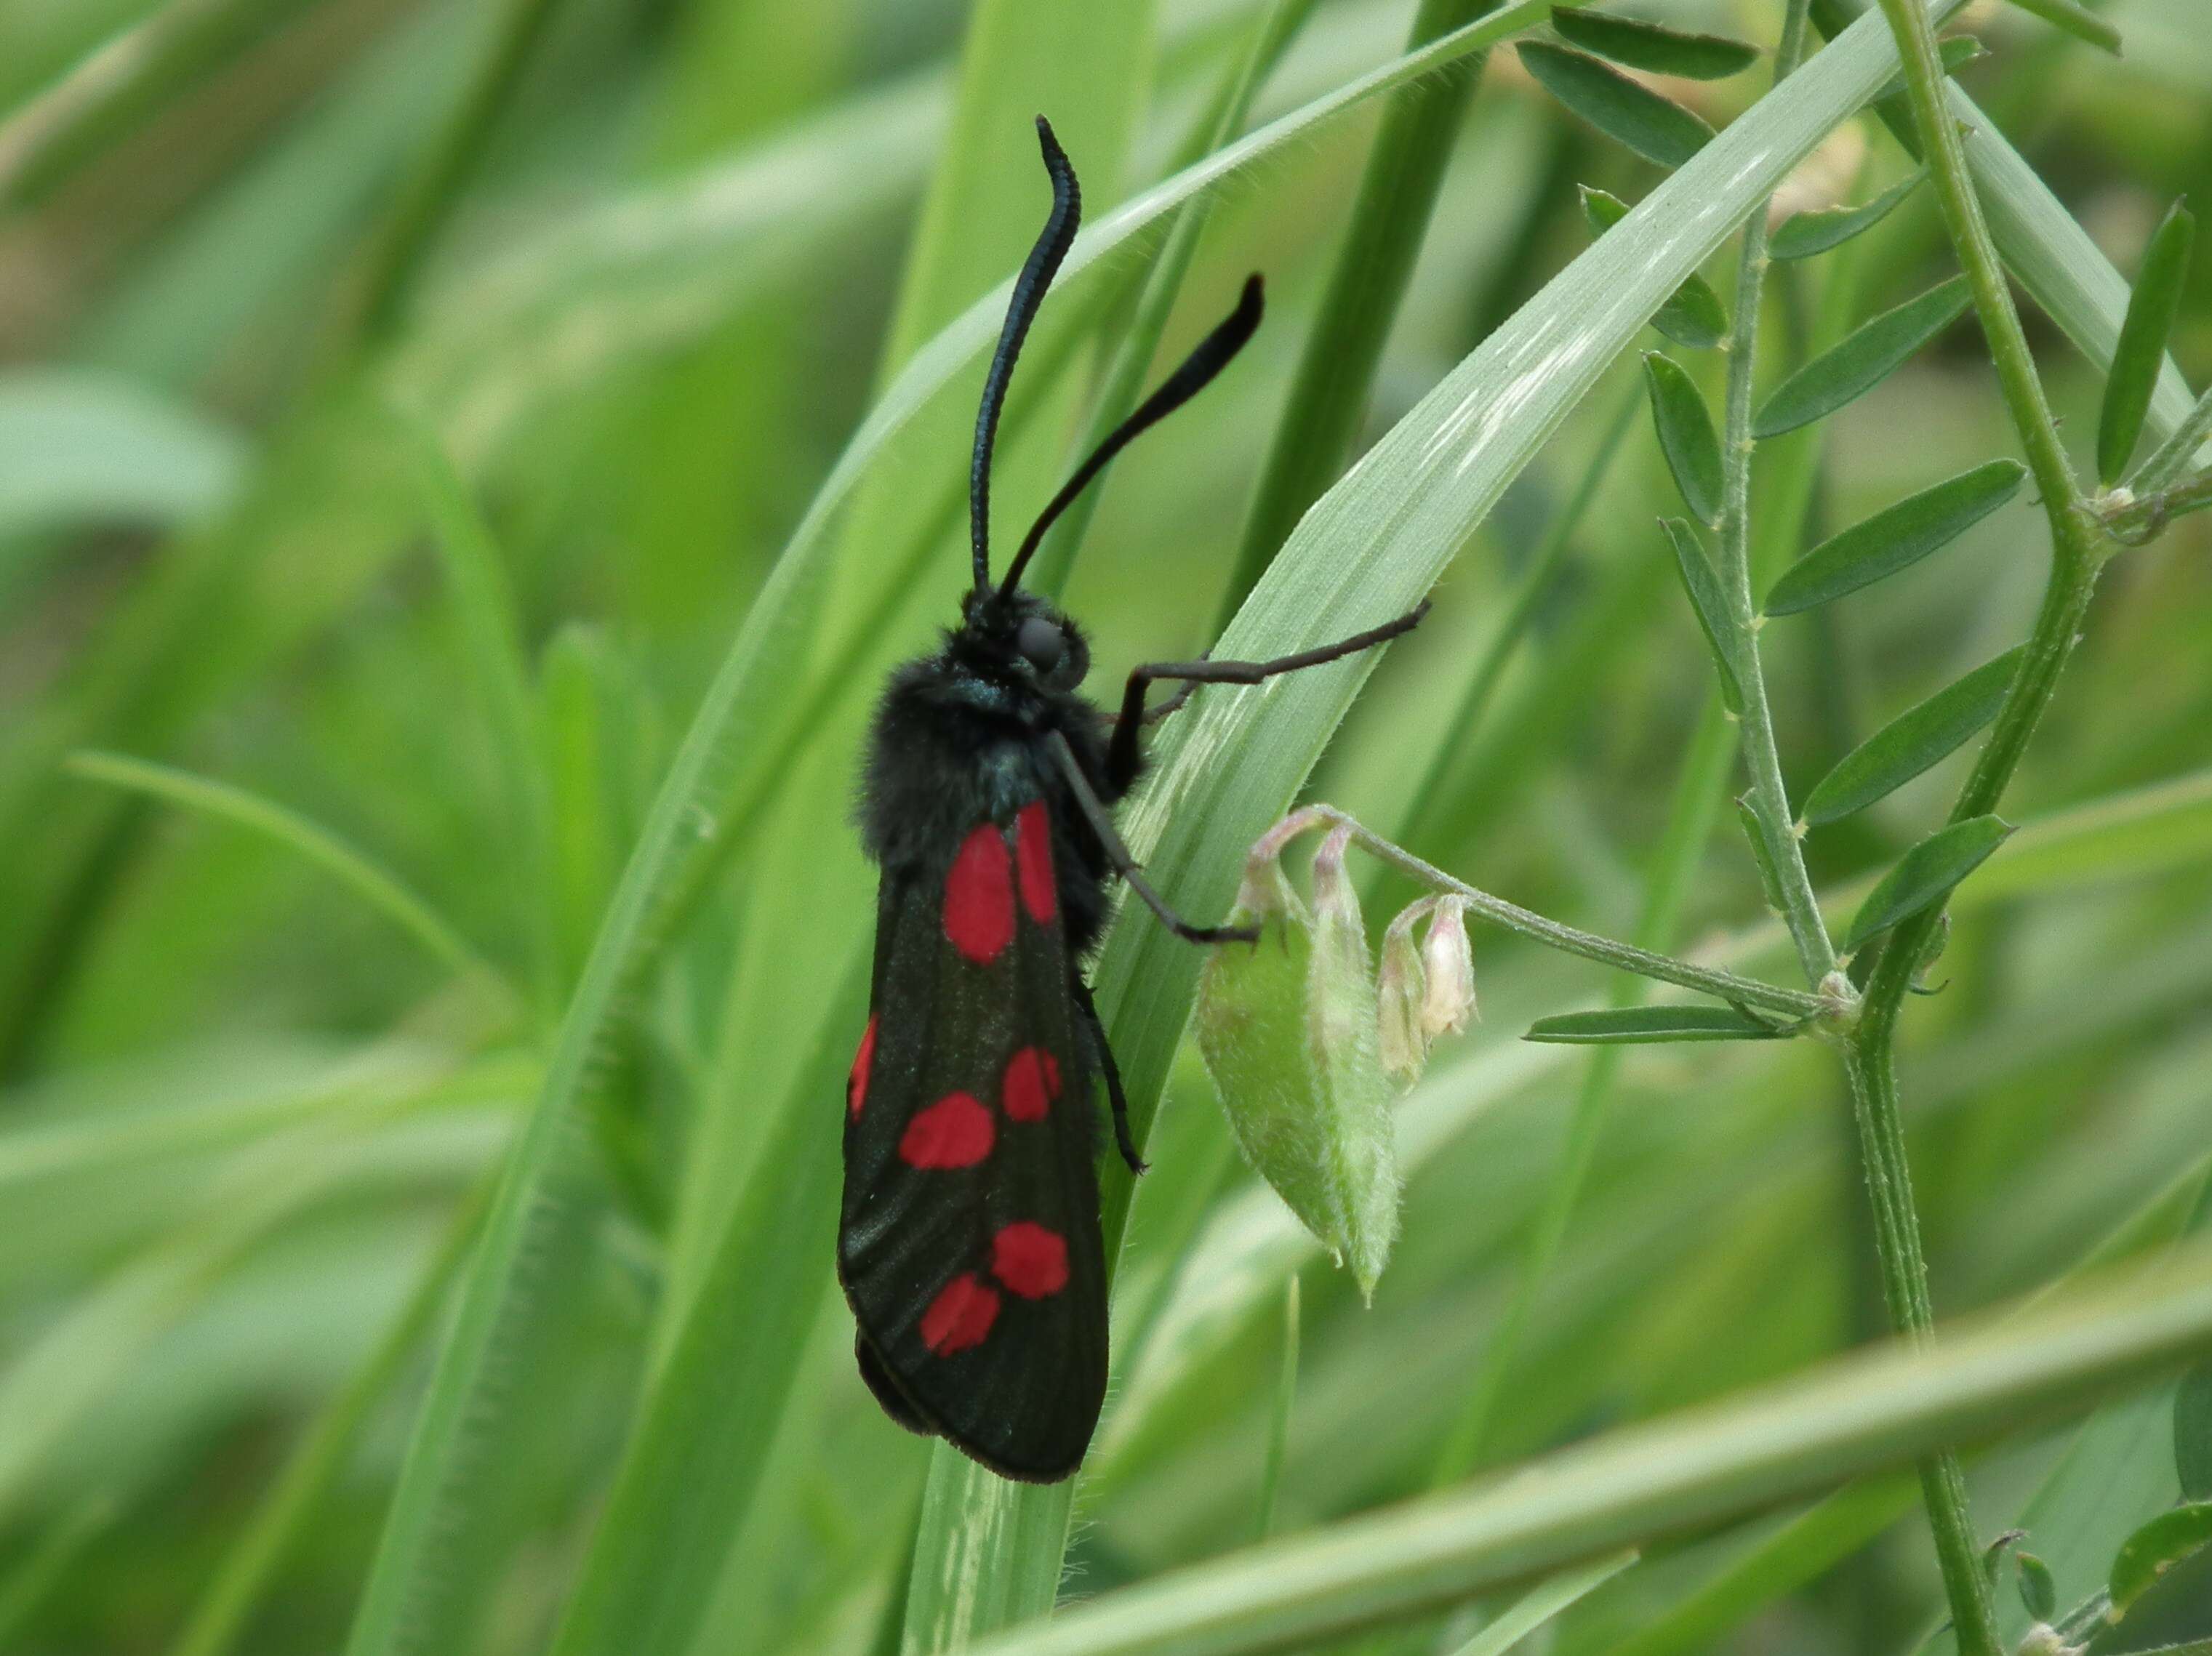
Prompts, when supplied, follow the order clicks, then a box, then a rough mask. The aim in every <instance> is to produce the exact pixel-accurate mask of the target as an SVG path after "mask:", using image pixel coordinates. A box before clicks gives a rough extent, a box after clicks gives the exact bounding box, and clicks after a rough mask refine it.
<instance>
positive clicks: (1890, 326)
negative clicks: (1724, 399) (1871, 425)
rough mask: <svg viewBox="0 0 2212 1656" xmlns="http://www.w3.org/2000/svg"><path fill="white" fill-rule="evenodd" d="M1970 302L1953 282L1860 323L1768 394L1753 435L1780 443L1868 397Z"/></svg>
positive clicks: (1961, 284) (1959, 281) (1962, 280)
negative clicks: (1787, 435) (1788, 433)
mask: <svg viewBox="0 0 2212 1656" xmlns="http://www.w3.org/2000/svg"><path fill="white" fill-rule="evenodd" d="M1966 302H1967V294H1966V277H1964V276H1954V277H1952V278H1951V280H1950V281H1948V282H1944V283H1942V285H1941V286H1939V287H1935V288H1929V290H1928V291H1927V292H1926V293H1924V294H1920V295H1919V296H1918V297H1917V298H1914V299H1908V300H1905V303H1904V304H1902V305H1899V306H1897V307H1896V308H1895V309H1894V310H1889V311H1884V312H1882V313H1881V315H1880V316H1877V317H1874V318H1870V319H1869V320H1868V321H1866V322H1863V323H1862V324H1861V325H1859V326H1858V328H1857V330H1856V331H1854V332H1853V333H1852V334H1851V335H1850V337H1849V338H1847V339H1845V340H1844V342H1843V343H1841V344H1840V345H1838V346H1837V347H1836V348H1835V349H1832V350H1830V351H1826V352H1824V353H1822V354H1821V355H1819V356H1816V357H1814V359H1813V360H1812V361H1810V362H1808V363H1807V364H1806V365H1805V366H1804V367H1802V368H1800V369H1798V370H1797V372H1796V373H1793V374H1791V375H1790V377H1789V378H1788V379H1785V380H1784V381H1783V382H1782V383H1781V384H1780V385H1777V386H1776V387H1775V388H1774V389H1773V390H1772V391H1770V392H1769V393H1768V394H1767V397H1766V401H1765V403H1761V404H1760V405H1759V416H1758V418H1757V419H1756V420H1755V421H1754V422H1753V425H1752V434H1753V436H1754V437H1761V438H1765V437H1778V436H1780V435H1781V434H1783V433H1784V432H1785V431H1795V430H1796V429H1797V428H1798V427H1800V426H1804V425H1810V424H1811V423H1812V422H1814V421H1815V420H1819V419H1821V418H1824V417H1825V416H1828V415H1831V414H1833V413H1834V412H1835V411H1836V410H1837V409H1839V408H1842V407H1844V405H1845V404H1846V403H1850V402H1852V401H1854V400H1855V399H1857V398H1858V397H1863V396H1864V395H1865V394H1866V393H1867V392H1868V391H1872V390H1873V389H1874V388H1875V386H1876V385H1880V384H1881V382H1882V381H1883V380H1885V379H1888V378H1889V376H1890V375H1891V374H1892V373H1895V372H1896V371H1897V369H1898V368H1899V367H1902V366H1903V365H1904V363H1905V360H1906V359H1907V358H1909V357H1911V355H1913V353H1914V352H1916V351H1917V350H1918V349H1920V348H1921V347H1922V346H1923V345H1925V344H1926V343H1928V342H1929V340H1931V339H1933V338H1935V337H1936V335H1937V334H1939V333H1941V332H1942V331H1943V330H1944V329H1946V328H1948V327H1949V326H1950V325H1952V324H1953V323H1954V322H1955V321H1957V320H1958V319H1959V318H1960V316H1962V315H1964V314H1965V313H1966Z"/></svg>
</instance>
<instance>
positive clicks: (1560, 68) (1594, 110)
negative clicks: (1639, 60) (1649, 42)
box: [1516, 40, 1713, 167]
mask: <svg viewBox="0 0 2212 1656" xmlns="http://www.w3.org/2000/svg"><path fill="white" fill-rule="evenodd" d="M1516 50H1517V51H1518V52H1520V54H1521V62H1522V65H1523V66H1524V67H1525V68H1526V69H1527V70H1528V72H1529V74H1531V75H1533V76H1535V77H1536V82H1537V84H1539V85H1540V86H1541V87H1542V88H1544V89H1545V90H1546V91H1547V92H1548V93H1550V94H1552V95H1553V97H1554V98H1557V99H1558V100H1559V101H1560V102H1561V103H1563V104H1565V106H1567V108H1568V109H1569V110H1570V111H1571V112H1573V113H1574V114H1577V115H1579V116H1580V117H1581V118H1583V120H1585V121H1588V122H1589V124H1591V125H1592V126H1594V127H1595V128H1596V129H1597V130H1599V131H1601V132H1602V133H1604V134H1605V135H1606V136H1607V137H1608V138H1611V139H1613V140H1614V141H1615V142H1616V143H1622V144H1626V146H1627V147H1628V148H1629V149H1632V150H1634V151H1635V152H1636V153H1637V154H1638V155H1641V156H1643V157H1644V160H1646V161H1654V162H1656V163H1657V164H1658V165H1659V166H1661V167H1680V165H1681V164H1682V163H1683V162H1684V161H1687V160H1689V159H1690V157H1691V156H1692V155H1696V154H1697V153H1698V151H1699V150H1700V149H1704V148H1705V145H1706V144H1708V143H1711V141H1712V136H1713V130H1712V128H1711V127H1710V126H1708V125H1707V124H1705V121H1704V120H1702V119H1701V118H1699V117H1698V116H1696V115H1693V114H1692V113H1691V112H1689V111H1688V110H1686V109H1685V108H1683V107H1682V106H1681V105H1680V104H1678V103H1676V102H1674V100H1672V99H1670V98H1662V97H1661V96H1660V95H1659V94H1657V93H1656V92H1654V91H1652V90H1651V88H1649V87H1647V86H1645V85H1644V84H1643V83H1642V82H1638V81H1632V80H1630V79H1629V78H1628V76H1626V75H1623V74H1621V73H1620V71H1619V70H1613V69H1608V68H1607V67H1606V65H1604V64H1601V63H1600V62H1599V61H1598V60H1597V59H1596V58H1592V57H1589V56H1588V55H1587V54H1585V53H1583V52H1569V51H1567V50H1566V49H1565V47H1564V46H1552V45H1544V44H1543V43H1542V42H1541V41H1535V40H1530V41H1524V42H1522V45H1520V46H1518V47H1517V48H1516Z"/></svg>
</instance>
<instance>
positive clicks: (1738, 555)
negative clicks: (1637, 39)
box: [1720, 0, 1836, 984]
mask: <svg viewBox="0 0 2212 1656" xmlns="http://www.w3.org/2000/svg"><path fill="white" fill-rule="evenodd" d="M1807 4H1808V0H1790V4H1789V6H1788V8H1787V9H1786V10H1785V11H1784V14H1783V21H1782V41H1781V44H1780V45H1779V46H1778V48H1777V49H1776V51H1775V54H1774V80H1775V84H1776V85H1777V86H1779V85H1780V84H1781V83H1782V82H1784V81H1785V80H1787V79H1788V78H1789V77H1790V74H1791V73H1792V72H1793V71H1794V70H1796V67H1797V64H1798V63H1799V61H1800V60H1801V59H1802V58H1803V56H1804V52H1805V12H1806V6H1807ZM1766 215H1767V204H1766V203H1765V202H1761V203H1759V207H1758V209H1757V210H1755V211H1754V212H1753V213H1752V215H1750V217H1748V218H1747V219H1746V220H1745V221H1744V227H1743V252H1742V255H1741V259H1740V260H1739V262H1738V264H1737V267H1736V270H1737V275H1736V288H1735V323H1734V325H1733V328H1732V331H1731V332H1730V334H1729V375H1728V409H1727V413H1726V416H1725V420H1726V428H1725V433H1724V435H1723V449H1722V460H1723V498H1722V507H1721V536H1720V539H1721V550H1720V578H1721V584H1722V586H1723V589H1724V590H1725V591H1726V592H1727V594H1728V598H1729V604H1731V605H1732V606H1733V607H1734V610H1735V616H1734V620H1735V627H1736V634H1737V638H1736V649H1737V657H1738V659H1739V660H1740V661H1741V663H1742V665H1743V671H1742V672H1741V678H1742V681H1743V711H1742V713H1741V720H1742V725H1743V761H1744V767H1745V769H1746V770H1747V772H1749V773H1750V777H1751V792H1750V793H1749V795H1748V797H1747V798H1748V804H1749V805H1750V807H1751V813H1752V816H1753V820H1754V821H1755V822H1757V823H1758V825H1759V836H1760V838H1761V839H1762V840H1765V849H1766V860H1767V863H1768V864H1769V866H1771V868H1772V869H1773V870H1774V872H1775V880H1776V884H1777V886H1778V895H1779V896H1780V897H1781V899H1782V918H1783V920H1784V924H1786V925H1788V926H1789V928H1790V940H1791V941H1792V942H1793V943H1796V946H1797V960H1798V963H1799V964H1800V965H1801V966H1802V967H1803V968H1804V969H1805V980H1806V981H1807V982H1808V983H1812V984H1819V983H1821V982H1824V981H1826V979H1827V978H1828V976H1829V974H1831V973H1832V972H1833V971H1834V970H1835V969H1836V949H1835V945H1834V944H1833V943H1832V942H1830V941H1829V938H1828V928H1827V925H1826V922H1825V921H1823V920H1822V919H1821V918H1820V901H1819V900H1818V899H1817V898H1816V897H1814V895H1813V880H1812V877H1811V876H1810V875H1809V874H1808V873H1807V871H1806V869H1805V858H1804V853H1803V852H1802V850H1801V849H1800V848H1799V846H1798V843H1797V836H1796V834H1795V833H1794V832H1793V831H1792V830H1791V828H1790V793H1789V789H1788V787H1787V786H1785V785H1784V782H1783V779H1782V753H1781V748H1780V746H1779V744H1778V743H1777V742H1776V740H1775V735H1774V710H1773V707H1772V706H1771V703H1770V702H1769V701H1768V700H1767V695H1766V675H1765V671H1764V670H1763V669H1762V668H1761V667H1760V664H1759V618H1758V616H1757V612H1756V610H1754V608H1753V603H1752V596H1751V455H1752V449H1753V438H1752V434H1751V420H1752V389H1753V380H1754V379H1755V377H1756V375H1757V373H1758V367H1759V309H1760V303H1759V301H1760V300H1761V298H1762V297H1763V296H1764V294H1765V285H1766V271H1767V266H1768V265H1769V264H1770V263H1771V261H1770V260H1769V259H1768V258H1767V254H1766Z"/></svg>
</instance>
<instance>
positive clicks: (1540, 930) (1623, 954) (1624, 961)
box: [1262, 805, 1838, 1018]
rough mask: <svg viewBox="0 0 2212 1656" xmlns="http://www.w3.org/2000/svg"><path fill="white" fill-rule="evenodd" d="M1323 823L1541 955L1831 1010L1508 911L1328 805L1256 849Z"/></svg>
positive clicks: (1300, 814) (1806, 1011)
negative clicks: (1539, 947)
mask: <svg viewBox="0 0 2212 1656" xmlns="http://www.w3.org/2000/svg"><path fill="white" fill-rule="evenodd" d="M1323 822H1327V823H1329V824H1331V825H1333V826H1334V827H1338V828H1349V829H1351V830H1352V838H1353V839H1354V840H1358V842H1359V843H1360V844H1361V845H1362V846H1365V847H1366V849H1367V850H1368V851H1369V852H1370V853H1371V854H1372V855H1374V856H1375V857H1376V858H1380V859H1381V860H1382V861H1383V862H1385V863H1387V864H1389V865H1390V866H1391V867H1392V868H1395V869H1396V870H1398V871H1399V872H1400V873H1401V874H1403V875H1405V876H1406V877H1407V878H1408V879H1411V880H1413V881H1414V882H1416V883H1419V884H1421V885H1425V886H1426V887H1428V888H1429V889H1431V891H1449V892H1451V893H1453V894H1454V895H1457V896H1460V897H1462V898H1464V899H1466V901H1467V906H1468V910H1469V912H1471V913H1475V914H1479V915H1480V916H1481V917H1482V918H1483V919H1486V920H1488V921H1489V922H1490V923H1491V924H1492V925H1497V926H1501V927H1503V928H1504V930H1506V931H1517V932H1519V933H1520V934H1521V935H1522V937H1528V938H1532V939H1534V941H1535V942H1537V943H1542V944H1544V945H1545V946H1546V947H1547V948H1551V949H1559V951H1560V952H1561V953H1563V954H1568V955H1581V956H1582V957H1583V959H1584V960H1591V961H1598V962H1599V963H1600V964H1601V965H1604V966H1613V967H1618V968H1620V970H1622V971H1624V972H1634V973H1637V974H1639V975H1641V976H1644V977H1647V978H1656V979H1657V980H1659V981H1660V982H1662V983H1671V984H1675V985H1678V986H1680V987H1682V988H1684V989H1694V990H1696V991H1697V992H1699V993H1700V994H1705V995H1712V996H1715V997H1717V998H1719V999H1721V1000H1724V1001H1727V1002H1729V1003H1730V1004H1742V1005H1745V1006H1759V1007H1764V1008H1765V1009H1766V1010H1768V1011H1770V1012H1778V1013H1780V1014H1782V1015H1783V1016H1785V1017H1792V1018H1812V1017H1820V1016H1824V1015H1826V1014H1830V1013H1832V1012H1834V1011H1836V1010H1838V1008H1837V1006H1836V1004H1835V1003H1834V1002H1833V1001H1832V1000H1828V999H1825V998H1822V997H1820V996H1819V995H1808V994H1806V993H1805V992H1803V991H1802V990H1797V989H1784V988H1781V987H1779V986H1777V985H1774V984H1771V983H1761V982H1759V980H1757V979H1756V978H1746V977H1739V976H1738V975H1737V974H1735V973H1733V972H1723V971H1722V970H1720V969H1719V968H1716V967H1710V966H1698V965H1695V964H1693V963H1692V962H1691V961H1681V960H1676V959H1675V958H1674V956H1673V955H1659V954H1655V953H1653V952H1652V951H1651V950H1650V949H1638V948H1637V947H1636V946H1635V945H1634V944H1633V943H1617V942H1615V941H1614V940H1613V938H1611V937H1601V936H1599V935H1598V934H1597V933H1596V932H1595V931H1583V930H1581V929H1580V928H1579V927H1577V926H1571V925H1561V924H1560V923H1559V921H1557V920H1554V919H1547V918H1546V917H1545V916H1544V915H1541V914H1539V913H1536V912H1535V911H1534V910H1533V909H1527V908H1523V907H1521V906H1520V905H1519V904H1518V903H1510V902H1508V901H1505V899H1504V898H1503V897H1497V896H1492V895H1491V894H1490V893H1489V892H1487V891H1483V890H1480V889H1478V888H1476V887H1474V886H1471V885H1468V883H1466V882H1465V881H1463V880H1455V879H1454V878H1453V877H1451V876H1450V875H1449V874H1447V873H1445V872H1444V871H1443V870H1442V869H1440V868H1437V867H1436V866H1435V865H1434V864H1430V863H1425V862H1423V861H1422V860H1421V859H1420V858H1419V857H1416V856H1414V855H1413V852H1410V851H1407V849H1405V847H1403V846H1399V845H1395V844H1394V843H1392V842H1391V841H1390V840H1386V839H1384V838H1383V836H1382V835H1381V834H1377V833H1376V832H1375V831H1374V830H1373V829H1371V828H1367V827H1366V826H1364V824H1362V823H1361V822H1359V821H1358V819H1357V818H1355V817H1353V816H1351V815H1350V814H1348V813H1347V812H1345V811H1341V810H1337V808H1336V807H1335V806H1334V805H1305V806H1302V807H1300V808H1299V809H1298V810H1295V811H1292V812H1291V814H1290V815H1289V816H1286V817H1285V818H1284V819H1283V820H1282V821H1281V822H1279V823H1278V824H1276V826H1275V827H1274V828H1272V829H1270V830H1269V832H1268V834H1267V839H1266V840H1264V841H1262V843H1263V844H1266V845H1269V846H1272V847H1273V849H1274V850H1276V851H1278V852H1279V851H1280V849H1281V848H1282V846H1283V844H1284V843H1285V842H1286V841H1287V840H1291V838H1293V837H1295V836H1296V835H1297V834H1304V833H1305V832H1307V831H1308V830H1309V829H1311V828H1318V827H1319V826H1321V824H1322V823H1323Z"/></svg>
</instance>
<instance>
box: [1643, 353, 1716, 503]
mask: <svg viewBox="0 0 2212 1656" xmlns="http://www.w3.org/2000/svg"><path fill="white" fill-rule="evenodd" d="M1644 389H1645V391H1647V392H1648V393H1649V394H1650V398H1651V422H1652V424H1653V426H1654V427H1655V428H1656V430H1657V431H1658V434H1659V452H1661V453H1662V454H1663V455H1665V456H1666V457H1667V469H1668V470H1669V471H1671V472H1673V473H1674V487H1675V488H1678V489H1680V491H1681V494H1682V504H1683V505H1685V506H1686V507H1689V508H1690V515H1691V516H1692V517H1693V518H1695V519H1697V520H1698V521H1699V523H1702V524H1705V525H1712V524H1715V523H1717V522H1718V521H1719V520H1720V515H1721V440H1720V439H1719V438H1718V437H1717V436H1716V435H1715V434H1714V432H1713V416H1712V413H1711V410H1710V409H1707V408H1706V407H1705V394H1704V393H1703V392H1701V391H1699V389H1698V387H1697V383H1696V382H1695V381H1694V380H1692V379H1691V378H1690V376H1689V375H1688V374H1687V373H1684V372H1683V371H1682V366H1681V364H1680V363H1679V362H1676V361H1674V359H1673V358H1671V357H1668V356H1663V355H1661V354H1660V353H1658V352H1657V351H1646V352H1645V353H1644Z"/></svg>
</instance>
